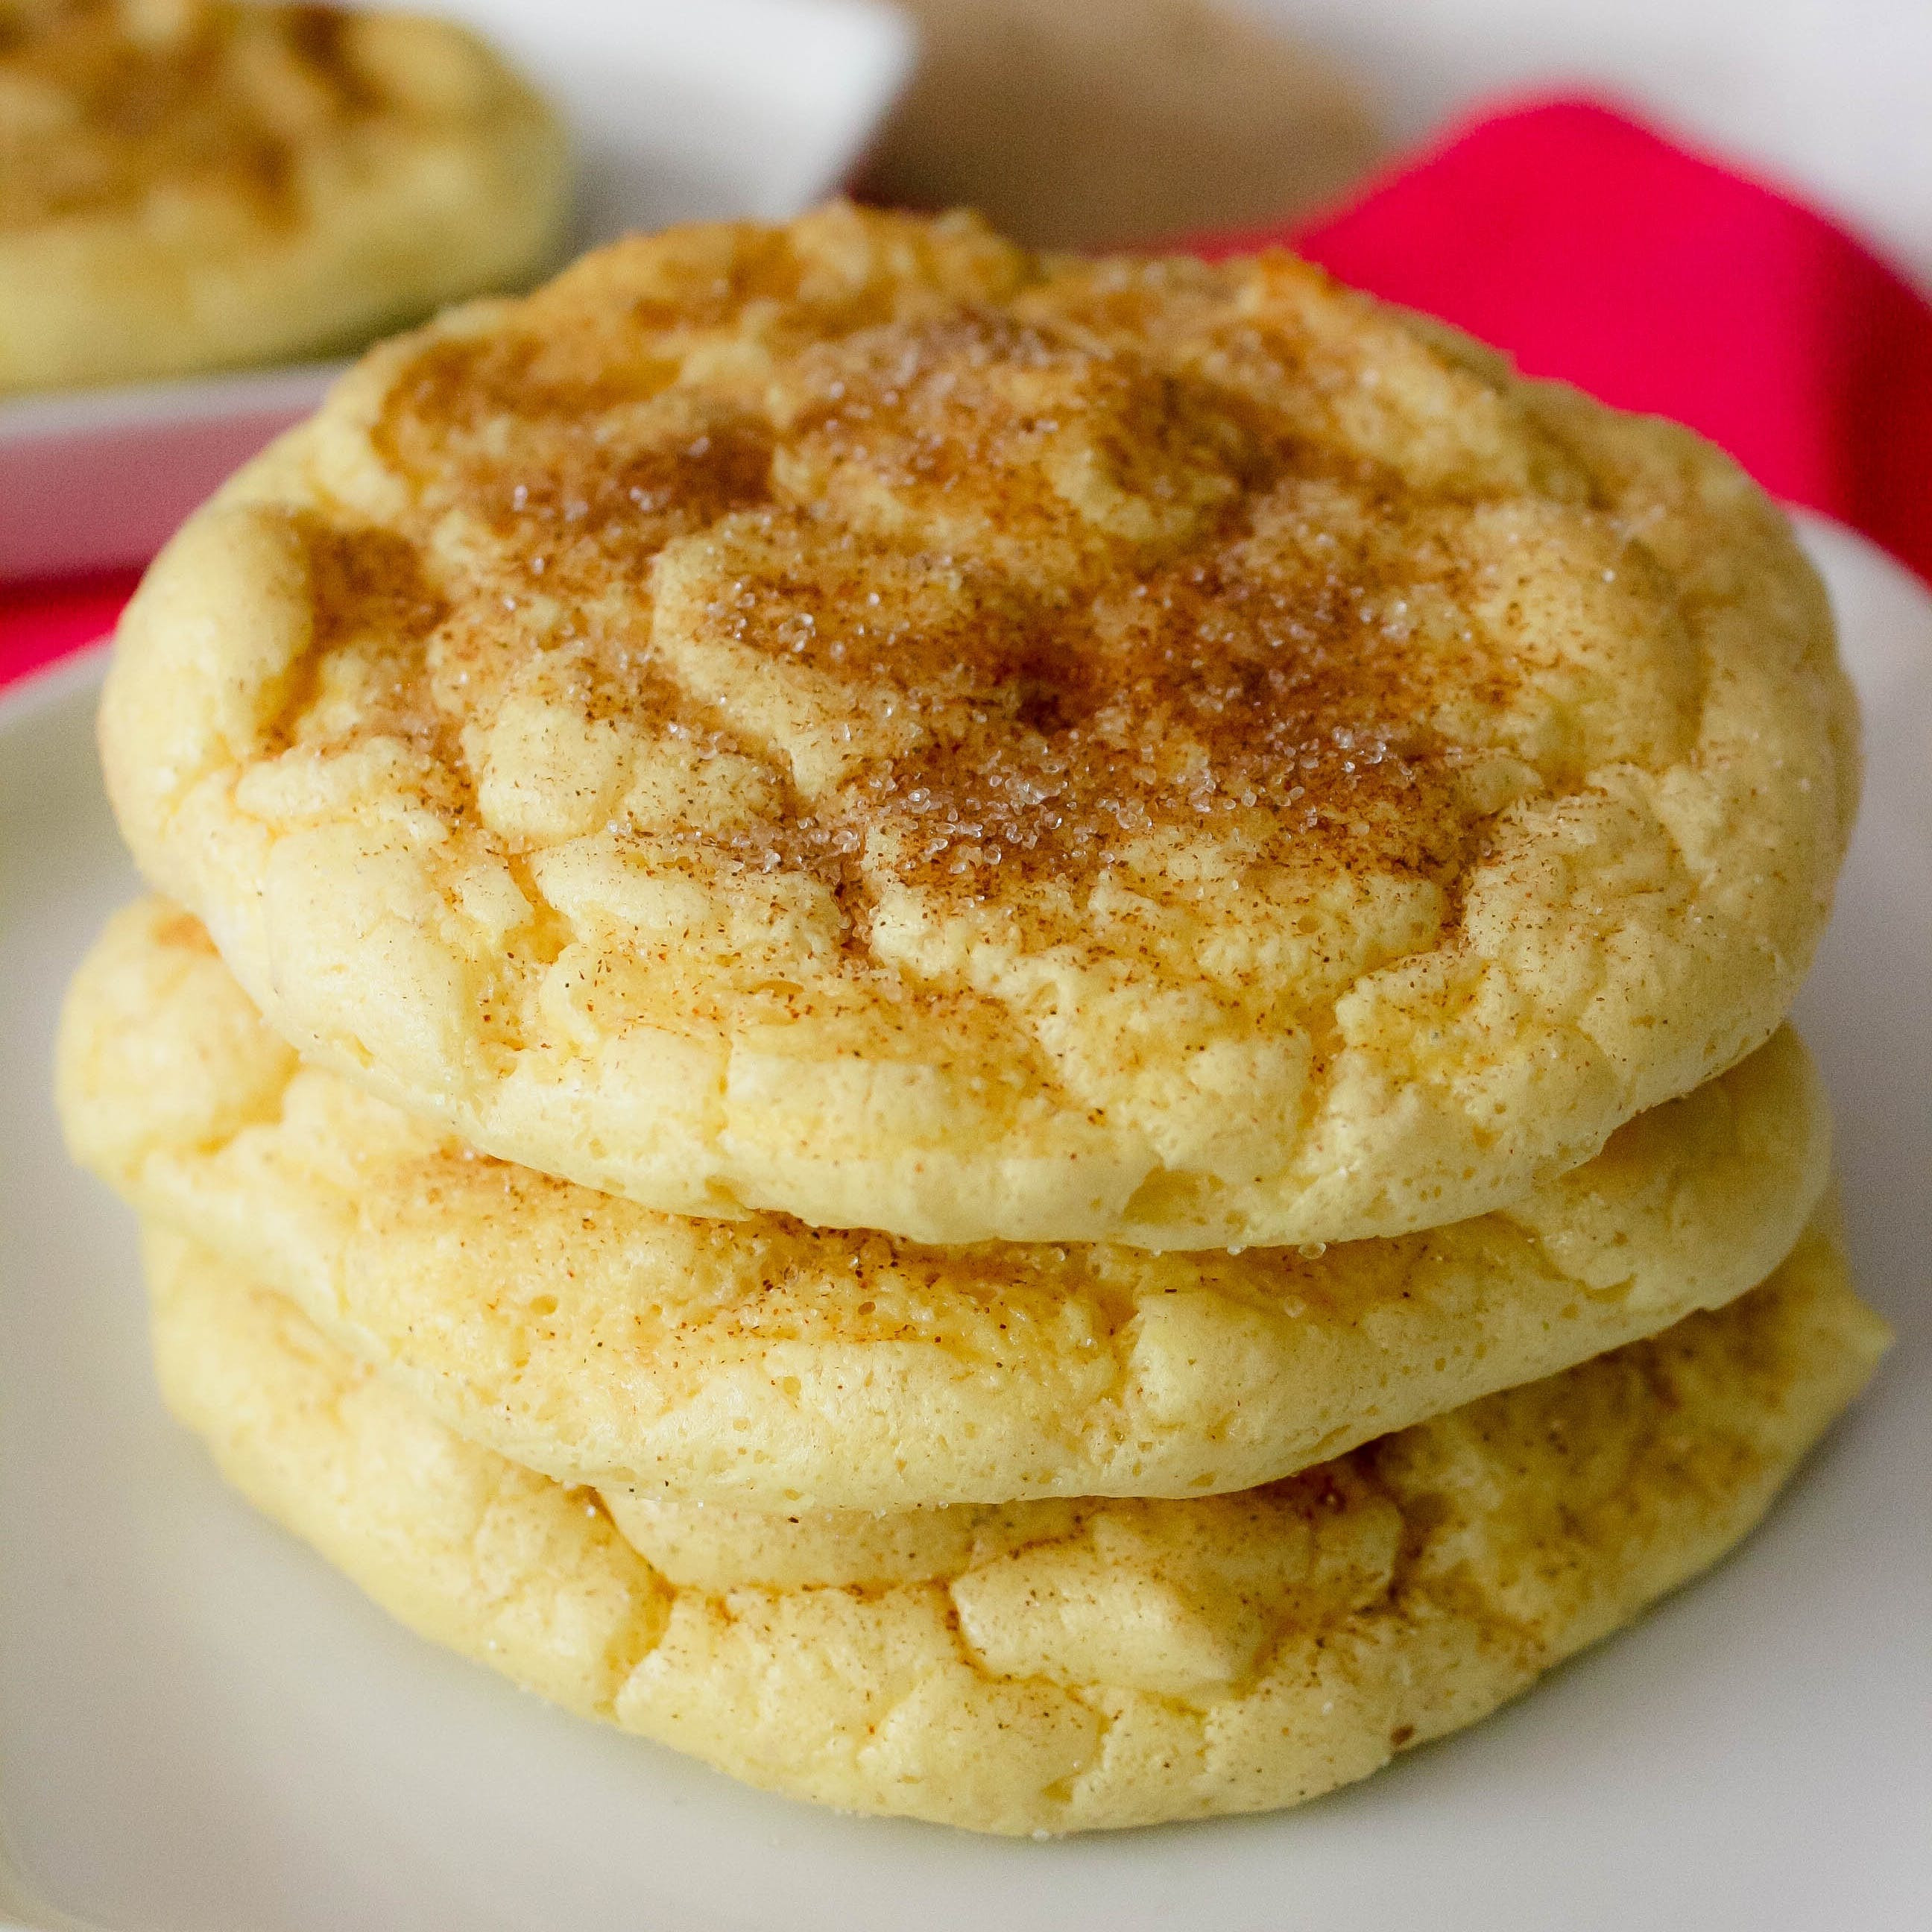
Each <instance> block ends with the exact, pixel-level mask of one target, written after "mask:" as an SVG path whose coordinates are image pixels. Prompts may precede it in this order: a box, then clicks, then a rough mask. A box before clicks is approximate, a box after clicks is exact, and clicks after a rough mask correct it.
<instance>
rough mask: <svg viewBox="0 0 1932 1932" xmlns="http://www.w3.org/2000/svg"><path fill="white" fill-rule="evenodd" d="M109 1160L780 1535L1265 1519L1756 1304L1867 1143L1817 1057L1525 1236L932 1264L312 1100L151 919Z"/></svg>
mask: <svg viewBox="0 0 1932 1932" xmlns="http://www.w3.org/2000/svg"><path fill="white" fill-rule="evenodd" d="M57 1058H58V1085H59V1098H60V1106H61V1111H62V1115H63V1118H64V1119H65V1122H66V1127H67V1132H68V1137H69V1140H70V1142H71V1145H72V1147H73V1148H74V1151H75V1153H76V1154H77V1157H79V1158H80V1160H83V1161H84V1162H85V1163H87V1164H88V1165H89V1166H91V1167H92V1168H94V1169H95V1170H96V1172H98V1173H100V1174H101V1175H103V1176H104V1178H106V1179H107V1181H109V1182H110V1184H112V1185H113V1186H114V1187H116V1188H117V1189H118V1190H120V1191H121V1193H123V1194H124V1195H125V1196H127V1198H128V1199H130V1200H131V1201H132V1202H134V1203H135V1205H136V1206H137V1207H139V1209H140V1210H141V1211H142V1213H143V1214H146V1215H149V1216H151V1217H154V1218H155V1219H157V1220H160V1221H163V1222H165V1223H169V1224H170V1225H172V1226H174V1227H175V1228H176V1229H179V1230H180V1231H181V1232H184V1233H185V1234H187V1235H190V1236H191V1237H193V1238H194V1239H195V1240H196V1241H199V1242H200V1243H201V1244H203V1245H205V1247H208V1248H210V1249H211V1250H214V1251H216V1252H217V1253H220V1254H221V1255H222V1256H223V1257H225V1258H226V1260H227V1261H228V1262H229V1263H230V1264H231V1265H234V1266H236V1267H238V1268H240V1269H242V1271H244V1272H245V1273H246V1274H248V1275H249V1276H250V1277H251V1278H254V1279H257V1280H261V1281H263V1282H265V1283H268V1284H269V1285H270V1286H273V1287H275V1288H276V1289H279V1290H280V1291H281V1292H283V1293H284V1294H286V1295H288V1296H289V1297H290V1298H291V1299H292V1300H293V1301H295V1302H296V1304H298V1305H299V1306H300V1307H302V1309H303V1310H305V1312H306V1313H308V1316H310V1317H311V1319H313V1320H314V1321H315V1322H317V1323H318V1324H320V1325H321V1327H322V1328H323V1329H324V1330H325V1331H326V1332H327V1333H328V1334H329V1335H330V1337H332V1339H333V1340H335V1341H337V1342H338V1343H341V1344H342V1345H343V1346H346V1347H347V1348H349V1349H351V1350H353V1352H355V1353H356V1354H357V1355H360V1356H362V1358H365V1359H366V1360H368V1361H371V1362H373V1363H374V1364H377V1365H378V1366H379V1367H380V1369H381V1370H383V1373H385V1374H386V1375H387V1376H389V1377H390V1378H391V1379H393V1380H394V1381H395V1382H397V1383H398V1385H399V1386H401V1387H402V1388H405V1389H407V1391H409V1392H410V1394H411V1396H412V1397H413V1399H414V1400H416V1401H417V1402H419V1403H420V1404H421V1405H422V1406H423V1407H424V1408H425V1409H428V1411H429V1412H431V1414H433V1415H435V1416H437V1418H439V1419H440V1420H441V1421H443V1422H445V1423H446V1424H449V1426H450V1427H452V1428H454V1429H456V1430H458V1431H460V1433H463V1434H464V1435H466V1436H470V1437H471V1438H472V1439H475V1440H476V1441H478V1442H482V1443H484V1444H485V1445H488V1446H489V1447H490V1448H495V1449H497V1450H500V1451H502V1453H503V1454H505V1455H508V1456H509V1457H512V1458H514V1460H517V1461H518V1462H520V1463H525V1464H526V1465H528V1466H530V1467H532V1468H534V1469H539V1470H541V1471H543V1472H544V1473H546V1474H547V1475H552V1476H555V1477H557V1478H560V1479H562V1480H563V1481H568V1482H571V1483H606V1484H633V1485H641V1486H644V1487H646V1488H648V1489H650V1490H655V1491H658V1492H662V1491H664V1490H670V1491H671V1492H674V1493H676V1494H677V1495H678V1496H680V1497H684V1498H699V1497H702V1498H708V1499H709V1500H710V1501H712V1502H714V1503H719V1502H722V1503H733V1502H735V1503H739V1504H744V1505H751V1506H753V1507H755V1508H762V1509H765V1510H776V1509H793V1508H798V1507H800V1506H804V1507H809V1508H813V1509H817V1510H826V1509H847V1510H880V1509H904V1508H907V1507H908V1506H913V1505H929V1504H936V1503H967V1502H983V1503H1001V1502H1008V1501H1010V1500H1011V1499H1013V1498H1016V1497H1038V1496H1085V1495H1106V1494H1129V1495H1156V1496H1190V1495H1198V1494H1200V1493H1203V1492H1205V1491H1208V1490H1234V1489H1245V1488H1248V1487H1251V1486H1252V1485H1253V1484H1257V1483H1261V1482H1265V1481H1271V1480H1272V1479H1274V1478H1277V1477H1279V1476H1283V1475H1288V1474H1289V1473H1290V1472H1292V1471H1294V1470H1295V1469H1299V1468H1301V1466H1303V1465H1304V1464H1306V1463H1311V1462H1314V1461H1316V1460H1319V1459H1320V1458H1322V1457H1326V1456H1331V1455H1334V1454H1337V1453H1338V1452H1339V1451H1342V1450H1344V1449H1346V1448H1352V1446H1353V1445H1355V1444H1356V1443H1358V1442H1363V1441H1365V1440H1367V1439H1368V1438H1370V1437H1371V1436H1379V1435H1382V1434H1384V1433H1386V1432H1387V1431H1388V1430H1391V1429H1394V1428H1399V1427H1403V1426H1404V1425H1406V1424H1409V1423H1412V1422H1415V1421H1419V1420H1420V1419H1421V1418H1424V1417H1425V1416H1428V1415H1435V1414H1437V1413H1439V1412H1441V1411H1442V1410H1444V1409H1450V1408H1453V1407H1455V1406H1457V1405H1458V1404H1460V1403H1464V1402H1466V1401H1469V1400H1471V1399H1472V1398H1473V1397H1477V1396H1480V1395H1484V1394H1488V1393H1489V1392H1490V1391H1491V1390H1493V1389H1496V1388H1507V1387H1508V1386H1511V1385H1513V1384H1515V1383H1517V1382H1525V1381H1527V1380H1529V1379H1532V1378H1534V1377H1536V1376H1543V1375H1547V1374H1550V1373H1553V1372H1554V1371H1556V1370H1559V1369H1562V1368H1567V1367H1569V1366H1570V1365H1571V1364H1572V1363H1574V1362H1577V1361H1582V1360H1583V1359H1584V1358H1586V1357H1588V1356H1590V1355H1597V1354H1599V1353H1601V1352H1602V1351H1603V1350H1604V1349H1610V1348H1613V1347H1616V1346H1618V1345H1619V1344H1620V1343H1625V1342H1628V1341H1630V1340H1633V1339H1634V1338H1635V1337H1638V1336H1641V1335H1646V1334H1651V1333H1653V1332H1654V1331H1657V1330H1658V1329H1661V1328H1665V1327H1667V1326H1668V1325H1670V1324H1671V1323H1672V1322H1676V1321H1677V1320H1679V1319H1680V1318H1681V1317H1682V1316H1685V1315H1686V1314H1688V1313H1690V1312H1691V1310H1694V1309H1697V1308H1700V1307H1714V1306H1717V1305H1719V1304H1723V1303H1724V1302H1726V1301H1730V1300H1731V1299H1732V1298H1734V1297H1735V1296H1736V1295H1741V1294H1742V1293H1743V1292H1745V1289H1748V1288H1750V1287H1751V1286H1754V1284H1755V1283H1758V1282H1760V1281H1761V1280H1763V1279H1764V1277H1766V1275H1767V1274H1769V1273H1770V1272H1771V1271H1772V1269H1773V1268H1775V1267H1776V1266H1777V1265H1778V1262H1781V1260H1783V1259H1784V1256H1785V1255H1786V1253H1787V1252H1788V1251H1789V1250H1790V1247H1791V1246H1792V1244H1793V1242H1794V1241H1796V1239H1797V1238H1798V1235H1799V1230H1800V1229H1801V1228H1802V1226H1803V1225H1804V1223H1805V1219H1806V1217H1807V1216H1808V1214H1810V1213H1811V1209H1812V1208H1813V1207H1814V1205H1815V1204H1816V1202H1817V1199H1818V1198H1819V1196H1820V1193H1821V1191H1822V1190H1823V1187H1824V1185H1825V1181H1826V1165H1827V1161H1828V1159H1829V1147H1828V1142H1829V1122H1828V1117H1827V1113H1826V1106H1825V1103H1824V1100H1823V1095H1822V1094H1821V1092H1820V1087H1819V1084H1818V1082H1817V1078H1816V1076H1815V1075H1814V1073H1813V1071H1812V1070H1811V1066H1810V1064H1809V1062H1808V1060H1807V1058H1806V1056H1805V1052H1804V1049H1802V1047H1801V1046H1799V1043H1798V1042H1797V1040H1796V1037H1795V1036H1794V1035H1793V1034H1791V1033H1790V1031H1784V1032H1781V1033H1779V1034H1775V1035H1774V1036H1773V1037H1772V1041H1771V1042H1770V1043H1769V1044H1768V1045H1767V1046H1764V1047H1763V1048H1761V1049H1759V1050H1758V1052H1757V1053H1755V1054H1754V1055H1751V1057H1750V1058H1748V1059H1746V1060H1745V1061H1742V1062H1741V1063H1740V1064H1739V1065H1738V1066H1736V1067H1733V1069H1731V1070H1730V1071H1729V1072H1728V1073H1725V1074H1723V1075H1721V1076H1719V1077H1718V1079H1715V1080H1713V1081H1711V1082H1707V1083H1706V1085H1705V1086H1703V1087H1702V1088H1700V1089H1698V1090H1697V1092H1696V1093H1695V1094H1693V1095H1691V1097H1688V1099H1685V1100H1676V1101H1671V1102H1667V1103H1665V1104H1664V1106H1661V1107H1659V1108H1657V1109H1654V1110H1652V1112H1649V1113H1647V1114H1645V1115H1640V1117H1639V1118H1637V1120H1635V1121H1631V1123H1629V1124H1628V1125H1626V1126H1625V1127H1623V1128H1622V1129H1620V1130H1619V1131H1618V1133H1616V1135H1615V1136H1613V1138H1612V1139H1611V1141H1610V1144H1609V1145H1608V1146H1607V1148H1605V1149H1604V1151H1603V1152H1602V1153H1601V1154H1599V1155H1598V1156H1597V1157H1596V1158H1595V1160H1592V1161H1591V1162H1589V1163H1587V1164H1586V1166H1583V1167H1582V1168H1580V1169H1576V1170H1574V1172H1571V1173H1570V1174H1568V1175H1564V1176H1562V1178H1559V1179H1556V1180H1553V1181H1546V1182H1544V1183H1543V1184H1541V1186H1540V1187H1537V1188H1536V1189H1535V1190H1533V1191H1532V1193H1530V1194H1529V1195H1527V1196H1525V1197H1524V1198H1523V1199H1521V1200H1520V1201H1519V1202H1517V1203H1515V1204H1514V1205H1513V1206H1512V1207H1511V1208H1508V1209H1504V1210H1498V1211H1495V1212H1493V1213H1492V1214H1490V1215H1488V1216H1486V1217H1482V1218H1481V1219H1479V1220H1475V1221H1472V1222H1464V1223H1457V1224H1455V1225H1454V1226H1450V1227H1447V1228H1442V1229H1435V1230H1433V1231H1431V1232H1429V1233H1427V1234H1417V1235H1399V1236H1392V1237H1390V1238H1386V1239H1384V1240H1381V1241H1361V1242H1352V1243H1349V1244H1338V1245H1336V1246H1334V1247H1329V1248H1328V1249H1327V1250H1325V1252H1320V1251H1317V1250H1313V1249H1310V1250H1309V1251H1308V1252H1307V1253H1297V1252H1296V1251H1295V1250H1293V1249H1250V1250H1247V1252H1246V1253H1243V1254H1241V1255H1239V1256H1228V1255H1219V1254H1211V1253H1208V1254H1204V1253H1190V1254H1169V1255H1151V1254H1148V1253H1145V1251H1142V1250H1136V1249H1132V1248H1124V1247H1108V1246H1102V1245H1095V1246H1091V1247H1083V1246H1075V1245H1071V1244H1061V1245H1046V1244H1037V1245H1014V1244H998V1243H986V1244H980V1245H978V1246H976V1247H968V1248H953V1249H935V1248H929V1247H918V1246H916V1245H915V1244H913V1243H910V1242H908V1241H904V1240H902V1239H899V1238H894V1237H891V1236H887V1235H877V1234H871V1235H868V1234H863V1233H856V1234H848V1233H844V1232H836V1231H830V1230H820V1229H808V1228H805V1227H803V1226H801V1225H800V1224H799V1223H797V1222H796V1221H793V1220H790V1219H789V1218H787V1217H784V1216H780V1215H775V1214H760V1215H754V1216H752V1217H748V1218H747V1219H745V1220H739V1221H733V1222H711V1223H705V1222H699V1221H694V1220H688V1219H684V1218H681V1217H674V1216H670V1215H664V1214H657V1213H655V1212H654V1211H651V1210H649V1209H646V1208H640V1207H638V1206H637V1205H635V1204H634V1203H632V1202H627V1201H623V1200H620V1199H615V1198H613V1197H611V1196H604V1195H599V1194H596V1193H592V1191H590V1190H588V1189H586V1188H583V1187H577V1186H576V1185H574V1184H572V1183H570V1182H568V1181H556V1180H553V1179H550V1178H547V1177H545V1176H543V1175H538V1174H536V1173H534V1172H532V1171H531V1170H529V1169H521V1168H517V1167H513V1166H507V1165H505V1163H501V1162H499V1161H495V1160H490V1159H487V1158H486V1157H480V1156H478V1155H475V1154H472V1153H471V1152H470V1151H469V1150H468V1149H467V1148H466V1147H465V1146H463V1144H462V1143H461V1142H458V1141H457V1140H455V1139H453V1138H452V1136H449V1134H448V1133H446V1131H445V1130H442V1129H440V1128H437V1127H433V1126H427V1125H424V1124H421V1123H419V1122H417V1121H414V1120H413V1119H412V1118H410V1117H408V1116H407V1115H403V1114H401V1113H400V1112H398V1111H397V1110H396V1109H394V1108H392V1107H391V1106H389V1105H388V1103H386V1102H383V1101H381V1100H376V1099H374V1097H371V1096H369V1095H368V1094H365V1093H364V1092H362V1090H361V1089H359V1088H356V1087H355V1086H353V1085H351V1084H350V1083H349V1082H347V1081H344V1080H343V1079H341V1078H340V1077H339V1076H336V1075H335V1074H332V1073H324V1072H321V1071H319V1070H317V1069H314V1068H313V1067H303V1066H302V1065H300V1064H299V1063H298V1061H296V1057H295V1055H294V1054H293V1052H291V1051H290V1049H289V1048H288V1047H287V1046H285V1045H284V1043H283V1042H282V1041H281V1039H280V1038H279V1037H278V1036H277V1035H275V1034H274V1033H272V1031H270V1030H269V1028H267V1027H266V1025H264V1024H263V1022H262V1021H261V1019H260V1017H259V1016H257V1014H256V1013H255V1011H254V1008H253V1007H251V1004H249V1001H248V996H247V995H245V993H244V992H242V990H241V989H240V988H239V986H237V985H236V983H235V981H234V980H233V978H232V977H230V976H229V974H228V972H227V971H226V969H225V968H223V965H222V964H221V962H220V959H218V958H217V956H216V955H215V954H214V950H213V949H212V948H211V947H210V946H209V944H208V941H207V938H206V937H205V934H204V933H203V932H202V929H201V928H200V927H199V926H198V925H197V924H196V922H195V921H194V920H193V919H192V918H191V917H190V916H189V915H187V914H186V913H181V912H178V911H176V910H173V909H172V908H171V907H169V906H168V905H167V904H166V902H165V901H159V900H149V901H145V902H143V903H142V904H138V905H136V906H134V907H130V908H129V909H128V910H127V911H126V912H124V913H121V914H120V915H119V916H118V917H117V918H116V919H115V920H114V921H113V922H112V923H111V924H110V926H109V928H108V929H107V932H106V934H105V935H104V937H103V938H102V939H101V942H100V944H98V946H97V947H96V948H95V950H94V952H93V953H92V955H91V956H89V959H87V961H86V962H85V963H84V964H83V966H82V967H81V968H80V971H79V973H78V974H77V976H76V977H75V980H74V986H73V989H72V991H71V994H70V995H69V998H68V1005H67V1009H66V1012H65V1016H64V1019H63V1022H62V1028H61V1033H60V1040H59V1046H58V1056H57Z"/></svg>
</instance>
